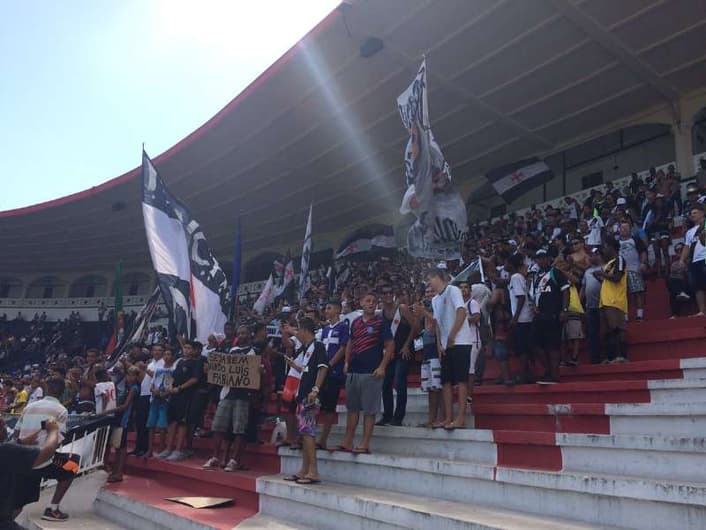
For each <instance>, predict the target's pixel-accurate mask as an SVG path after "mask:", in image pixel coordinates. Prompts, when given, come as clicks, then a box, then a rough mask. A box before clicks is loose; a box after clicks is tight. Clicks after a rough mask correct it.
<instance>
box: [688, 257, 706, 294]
mask: <svg viewBox="0 0 706 530" xmlns="http://www.w3.org/2000/svg"><path fill="white" fill-rule="evenodd" d="M689 287H691V289H692V290H693V291H706V263H705V262H703V261H695V262H691V263H690V264H689Z"/></svg>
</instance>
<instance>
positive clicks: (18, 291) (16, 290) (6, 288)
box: [0, 276, 22, 298]
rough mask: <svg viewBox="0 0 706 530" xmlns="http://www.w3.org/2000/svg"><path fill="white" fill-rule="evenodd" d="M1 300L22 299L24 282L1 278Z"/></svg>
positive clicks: (8, 277)
mask: <svg viewBox="0 0 706 530" xmlns="http://www.w3.org/2000/svg"><path fill="white" fill-rule="evenodd" d="M0 298H22V280H20V279H19V278H12V277H10V276H0Z"/></svg>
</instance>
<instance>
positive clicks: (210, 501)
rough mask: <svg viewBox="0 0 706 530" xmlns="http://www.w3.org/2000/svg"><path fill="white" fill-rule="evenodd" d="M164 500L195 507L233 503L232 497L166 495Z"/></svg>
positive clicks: (213, 506)
mask: <svg viewBox="0 0 706 530" xmlns="http://www.w3.org/2000/svg"><path fill="white" fill-rule="evenodd" d="M164 500H165V501H171V502H178V503H179V504H185V505H186V506H190V507H192V508H196V509H201V508H216V507H218V506H225V505H227V504H232V503H233V499H227V498H222V497H168V498H166V499H164Z"/></svg>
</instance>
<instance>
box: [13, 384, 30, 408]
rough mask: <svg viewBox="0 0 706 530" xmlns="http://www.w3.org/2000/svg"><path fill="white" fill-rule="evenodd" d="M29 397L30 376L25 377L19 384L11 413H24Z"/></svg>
mask: <svg viewBox="0 0 706 530" xmlns="http://www.w3.org/2000/svg"><path fill="white" fill-rule="evenodd" d="M28 399H29V378H28V377H23V378H22V380H21V381H20V383H19V385H18V386H17V393H16V394H15V400H14V401H13V402H12V405H10V414H22V411H23V410H24V409H25V406H26V405H27V400H28Z"/></svg>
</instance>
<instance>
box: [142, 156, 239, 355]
mask: <svg viewBox="0 0 706 530" xmlns="http://www.w3.org/2000/svg"><path fill="white" fill-rule="evenodd" d="M142 182H143V200H142V214H143V217H144V220H145V232H146V234H147V242H148V244H149V248H150V255H151V256H152V264H153V266H154V268H155V271H156V272H157V278H158V282H159V286H160V290H161V292H162V297H163V298H164V302H165V304H166V305H167V309H168V311H169V317H170V318H169V322H170V328H171V329H170V331H173V332H174V333H176V334H178V335H184V336H186V337H195V338H197V339H198V340H200V341H201V342H204V343H205V342H206V340H207V339H208V336H209V335H210V334H212V333H214V332H217V331H220V330H222V329H223V325H224V324H225V322H226V320H227V314H228V311H229V308H230V290H229V289H228V280H227V278H226V275H225V273H224V272H223V269H221V266H220V265H219V263H218V261H217V260H216V258H215V256H214V255H213V252H211V249H210V248H209V246H208V242H207V241H206V236H205V235H204V233H203V230H202V229H201V225H200V224H199V223H198V221H197V220H196V219H194V218H193V216H192V215H191V212H189V210H188V208H187V207H186V206H185V205H184V204H183V203H182V202H181V201H179V200H178V199H177V198H176V197H174V196H173V195H172V194H171V193H170V192H169V190H167V187H166V186H165V184H164V182H163V181H162V178H161V177H160V175H159V174H158V172H157V170H156V169H155V167H154V165H153V164H152V161H151V160H150V158H149V157H148V156H147V154H146V153H145V152H144V151H143V152H142ZM192 321H193V324H194V325H195V331H192Z"/></svg>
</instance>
